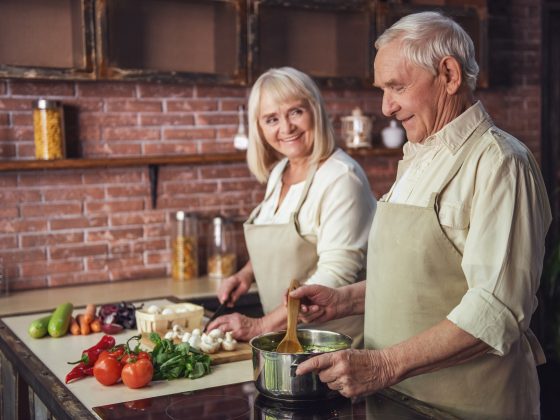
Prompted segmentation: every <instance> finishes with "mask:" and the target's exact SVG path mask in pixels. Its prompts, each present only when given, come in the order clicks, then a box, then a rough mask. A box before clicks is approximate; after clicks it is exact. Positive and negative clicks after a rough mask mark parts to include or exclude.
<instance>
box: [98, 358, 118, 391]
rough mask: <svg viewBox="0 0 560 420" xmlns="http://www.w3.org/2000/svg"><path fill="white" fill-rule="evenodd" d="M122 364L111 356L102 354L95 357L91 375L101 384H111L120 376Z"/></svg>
mask: <svg viewBox="0 0 560 420" xmlns="http://www.w3.org/2000/svg"><path fill="white" fill-rule="evenodd" d="M121 371H122V365H121V364H120V362H119V361H118V360H117V359H115V358H114V357H111V356H108V355H107V356H104V357H103V358H101V357H100V358H99V359H97V362H95V365H93V376H95V379H97V380H98V381H99V382H100V383H102V384H103V385H107V386H109V385H113V384H115V383H117V381H118V380H119V378H120V377H121Z"/></svg>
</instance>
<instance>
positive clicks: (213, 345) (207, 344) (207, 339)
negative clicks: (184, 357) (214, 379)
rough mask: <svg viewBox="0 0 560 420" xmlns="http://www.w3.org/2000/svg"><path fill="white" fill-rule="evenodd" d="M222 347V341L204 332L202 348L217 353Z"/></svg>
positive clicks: (201, 342) (207, 351)
mask: <svg viewBox="0 0 560 420" xmlns="http://www.w3.org/2000/svg"><path fill="white" fill-rule="evenodd" d="M219 348H220V342H219V341H218V340H214V339H212V337H211V336H209V335H206V334H203V335H202V338H201V340H200V350H202V351H203V352H204V353H210V354H212V353H216V352H217V351H218V350H219Z"/></svg>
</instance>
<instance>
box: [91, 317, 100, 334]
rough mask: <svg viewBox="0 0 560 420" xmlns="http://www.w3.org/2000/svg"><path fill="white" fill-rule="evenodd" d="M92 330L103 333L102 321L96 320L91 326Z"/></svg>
mask: <svg viewBox="0 0 560 420" xmlns="http://www.w3.org/2000/svg"><path fill="white" fill-rule="evenodd" d="M89 326H90V328H91V332H94V333H96V332H99V331H101V319H100V318H95V319H94V320H93V321H92V322H91V324H89Z"/></svg>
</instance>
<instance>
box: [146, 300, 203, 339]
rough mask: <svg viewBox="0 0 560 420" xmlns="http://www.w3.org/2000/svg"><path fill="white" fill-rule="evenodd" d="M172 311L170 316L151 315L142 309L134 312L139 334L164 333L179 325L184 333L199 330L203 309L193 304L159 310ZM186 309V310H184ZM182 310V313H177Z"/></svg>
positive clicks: (179, 304) (171, 306) (182, 304)
mask: <svg viewBox="0 0 560 420" xmlns="http://www.w3.org/2000/svg"><path fill="white" fill-rule="evenodd" d="M166 308H169V309H173V312H174V313H172V314H168V315H162V314H151V313H149V312H147V311H145V310H143V309H137V310H136V325H137V327H138V332H139V333H151V332H157V333H162V334H163V333H165V332H167V331H169V330H170V329H172V328H173V326H174V325H179V326H180V327H182V328H183V329H185V330H186V331H192V330H194V329H195V328H200V327H201V325H202V317H203V315H204V308H203V307H202V306H199V305H195V304H193V303H177V304H172V305H165V306H162V307H161V309H162V310H163V309H166ZM185 309H186V310H185ZM178 310H179V311H181V310H183V311H184V312H177V311H178Z"/></svg>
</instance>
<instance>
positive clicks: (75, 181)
mask: <svg viewBox="0 0 560 420" xmlns="http://www.w3.org/2000/svg"><path fill="white" fill-rule="evenodd" d="M69 175H70V174H69V173H68V172H66V171H30V172H22V173H21V174H20V176H19V177H20V179H19V185H20V186H26V187H29V186H30V187H34V188H41V187H43V186H51V187H52V186H66V187H68V186H69V185H79V184H81V179H80V177H73V176H69Z"/></svg>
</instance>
